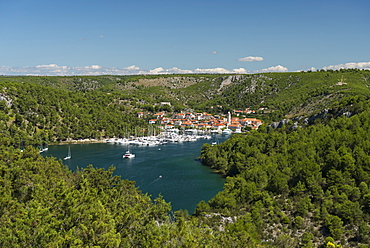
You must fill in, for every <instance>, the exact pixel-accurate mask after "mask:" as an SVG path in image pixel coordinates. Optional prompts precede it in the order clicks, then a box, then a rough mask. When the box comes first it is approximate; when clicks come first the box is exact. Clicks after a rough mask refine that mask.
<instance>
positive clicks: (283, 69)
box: [256, 65, 288, 72]
mask: <svg viewBox="0 0 370 248" xmlns="http://www.w3.org/2000/svg"><path fill="white" fill-rule="evenodd" d="M286 71H288V68H286V67H284V66H281V65H277V66H272V67H269V68H266V69H262V70H259V71H256V72H286Z"/></svg>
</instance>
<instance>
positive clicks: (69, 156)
mask: <svg viewBox="0 0 370 248" xmlns="http://www.w3.org/2000/svg"><path fill="white" fill-rule="evenodd" d="M71 158H72V155H71V147H70V146H69V147H68V155H67V156H66V157H65V158H63V160H68V159H71Z"/></svg>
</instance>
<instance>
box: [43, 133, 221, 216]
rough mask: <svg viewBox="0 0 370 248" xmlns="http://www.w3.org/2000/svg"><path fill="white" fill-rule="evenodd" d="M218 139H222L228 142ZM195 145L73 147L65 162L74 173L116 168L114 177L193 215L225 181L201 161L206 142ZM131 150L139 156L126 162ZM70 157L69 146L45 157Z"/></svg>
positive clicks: (99, 145) (54, 148)
mask: <svg viewBox="0 0 370 248" xmlns="http://www.w3.org/2000/svg"><path fill="white" fill-rule="evenodd" d="M225 139H226V138H225V137H221V136H220V137H219V140H220V141H222V140H225ZM205 142H208V143H211V142H212V141H211V140H198V141H195V142H184V143H168V144H166V145H161V146H155V147H142V146H126V145H119V144H105V143H104V144H74V145H70V148H71V153H72V159H71V160H65V161H64V160H63V163H65V164H66V165H68V166H69V168H70V169H71V170H75V169H76V168H77V166H78V167H79V168H84V167H86V166H88V165H89V164H92V165H94V167H97V168H105V169H107V168H109V166H111V165H114V166H115V167H116V171H115V174H116V175H119V176H121V178H122V179H129V180H131V181H135V182H136V186H138V187H139V189H140V190H142V191H143V192H144V193H148V194H149V195H151V196H152V198H155V197H157V196H158V195H159V194H161V195H162V196H163V197H164V199H165V200H166V201H167V202H171V205H172V209H173V211H176V210H179V209H187V210H188V211H189V213H190V214H191V213H193V211H194V210H195V207H196V205H197V204H198V203H199V202H200V201H202V200H204V201H208V200H209V199H211V198H212V197H213V196H215V195H216V194H217V193H218V192H219V191H221V190H222V188H223V184H224V182H225V180H224V179H223V178H222V177H221V176H219V175H218V174H215V173H214V172H213V171H212V170H211V169H210V168H208V167H206V166H203V165H202V164H201V163H200V162H199V161H198V160H197V158H198V156H199V155H200V149H201V147H202V145H203V143H205ZM127 147H129V149H130V151H131V152H132V153H134V154H135V155H136V157H135V158H133V159H123V158H122V155H123V154H124V153H125V151H126V150H127ZM67 154H68V146H67V145H60V146H49V150H48V151H46V152H44V153H43V156H53V157H56V158H58V159H62V158H64V157H65V156H66V155H67Z"/></svg>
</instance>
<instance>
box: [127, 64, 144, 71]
mask: <svg viewBox="0 0 370 248" xmlns="http://www.w3.org/2000/svg"><path fill="white" fill-rule="evenodd" d="M123 69H125V70H128V71H138V70H140V67H138V66H136V65H131V66H128V67H125V68H123Z"/></svg>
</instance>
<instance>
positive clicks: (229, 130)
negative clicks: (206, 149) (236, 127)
mask: <svg viewBox="0 0 370 248" xmlns="http://www.w3.org/2000/svg"><path fill="white" fill-rule="evenodd" d="M231 133H232V130H231V129H224V130H223V131H222V134H224V135H229V134H231Z"/></svg>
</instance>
